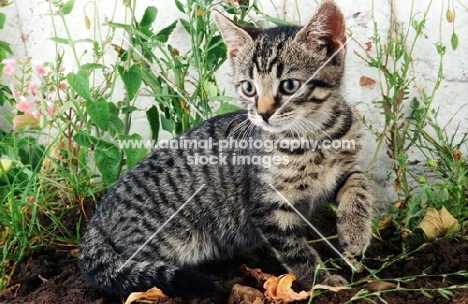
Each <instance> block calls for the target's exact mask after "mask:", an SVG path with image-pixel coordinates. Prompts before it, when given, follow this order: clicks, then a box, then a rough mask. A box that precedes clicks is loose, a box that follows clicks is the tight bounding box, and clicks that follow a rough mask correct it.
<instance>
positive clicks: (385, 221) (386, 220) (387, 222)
mask: <svg viewBox="0 0 468 304" xmlns="http://www.w3.org/2000/svg"><path fill="white" fill-rule="evenodd" d="M392 223H393V218H392V217H391V216H384V217H382V219H381V220H380V221H379V230H382V229H385V228H387V227H390V226H391V224H392Z"/></svg>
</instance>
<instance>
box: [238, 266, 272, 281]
mask: <svg viewBox="0 0 468 304" xmlns="http://www.w3.org/2000/svg"><path fill="white" fill-rule="evenodd" d="M240 268H241V271H242V273H244V274H245V275H247V276H250V277H253V278H254V279H255V280H257V281H258V282H263V281H266V280H268V278H271V277H272V276H273V275H272V274H269V273H264V272H263V271H262V270H261V269H260V268H254V269H252V268H249V267H248V266H247V265H245V264H242V265H241V266H240Z"/></svg>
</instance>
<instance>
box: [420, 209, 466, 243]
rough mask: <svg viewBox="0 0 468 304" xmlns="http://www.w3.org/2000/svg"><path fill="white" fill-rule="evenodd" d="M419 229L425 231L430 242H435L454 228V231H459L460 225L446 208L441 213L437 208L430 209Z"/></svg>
mask: <svg viewBox="0 0 468 304" xmlns="http://www.w3.org/2000/svg"><path fill="white" fill-rule="evenodd" d="M417 228H421V229H422V230H423V231H424V234H425V236H426V238H427V239H428V240H434V239H436V238H438V237H441V236H444V235H445V234H446V233H447V231H448V230H449V229H450V228H453V231H459V230H460V224H459V223H458V221H457V220H456V219H455V218H454V217H453V215H451V214H450V212H448V210H447V209H446V208H445V207H442V208H441V209H440V210H439V211H437V210H436V209H435V208H428V209H427V210H426V213H425V214H424V218H423V219H422V220H421V222H420V223H419V225H418V227H417Z"/></svg>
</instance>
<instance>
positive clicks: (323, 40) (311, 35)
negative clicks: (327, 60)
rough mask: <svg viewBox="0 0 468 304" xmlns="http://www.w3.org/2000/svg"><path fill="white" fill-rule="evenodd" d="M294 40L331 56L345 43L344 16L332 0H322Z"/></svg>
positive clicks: (309, 48) (313, 50)
mask: <svg viewBox="0 0 468 304" xmlns="http://www.w3.org/2000/svg"><path fill="white" fill-rule="evenodd" d="M295 40H296V41H297V42H300V43H304V44H305V45H306V48H307V49H308V50H310V51H312V52H314V53H325V54H326V55H327V56H328V57H329V56H332V55H333V54H334V53H335V52H336V51H337V50H338V49H339V48H340V47H341V46H342V45H343V44H345V43H346V26H345V22H344V16H343V14H342V13H341V11H340V9H339V8H338V6H337V5H336V3H335V2H334V1H333V0H323V1H322V2H320V4H319V5H318V7H317V8H316V9H315V12H314V14H313V15H312V17H311V18H310V20H309V23H307V25H306V26H304V28H302V29H301V30H300V31H299V32H298V33H297V35H296V38H295Z"/></svg>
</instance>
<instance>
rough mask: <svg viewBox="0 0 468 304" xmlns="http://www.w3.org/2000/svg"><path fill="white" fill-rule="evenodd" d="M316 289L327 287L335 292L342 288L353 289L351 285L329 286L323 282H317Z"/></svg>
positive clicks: (326, 288)
mask: <svg viewBox="0 0 468 304" xmlns="http://www.w3.org/2000/svg"><path fill="white" fill-rule="evenodd" d="M312 289H313V290H315V289H325V290H331V291H333V292H338V291H340V290H346V289H351V287H349V286H328V285H322V284H317V285H315V286H314V287H313V288H312Z"/></svg>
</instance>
